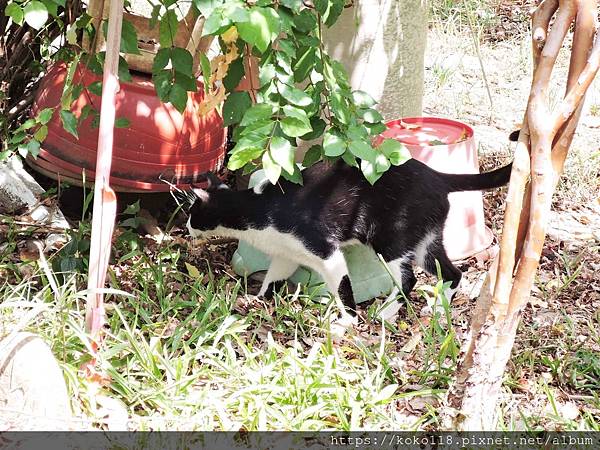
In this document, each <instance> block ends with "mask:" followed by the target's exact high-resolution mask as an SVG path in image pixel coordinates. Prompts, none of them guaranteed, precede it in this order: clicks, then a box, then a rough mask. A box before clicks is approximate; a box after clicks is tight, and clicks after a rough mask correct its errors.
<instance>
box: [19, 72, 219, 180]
mask: <svg viewBox="0 0 600 450" xmlns="http://www.w3.org/2000/svg"><path fill="white" fill-rule="evenodd" d="M65 76H66V66H65V65H64V64H62V63H61V64H56V65H54V66H52V67H51V68H50V69H49V70H48V73H47V74H46V76H45V77H44V78H43V80H42V82H41V85H40V87H39V89H38V92H37V95H36V99H35V103H34V106H33V109H32V114H33V115H35V114H37V113H38V112H39V111H40V110H42V109H44V108H49V107H56V106H58V105H60V98H61V95H62V91H63V86H64V81H65ZM132 76H133V81H132V82H127V83H126V82H121V83H120V85H121V88H120V91H119V93H118V94H117V107H116V117H117V118H121V117H124V118H127V119H129V121H130V126H129V127H128V128H115V135H114V148H113V160H112V171H111V180H110V184H111V186H112V187H113V189H115V190H117V191H149V190H151V191H154V192H157V191H168V190H169V186H168V185H167V184H166V183H164V182H162V181H161V180H160V178H159V177H161V176H162V178H164V179H167V180H169V181H171V182H172V183H173V184H176V185H179V186H181V187H185V186H186V185H189V184H190V183H193V182H197V181H199V176H200V175H201V174H203V173H205V172H207V171H209V170H213V171H214V170H218V169H219V168H220V167H221V165H222V163H223V159H224V156H225V144H226V132H227V130H226V129H224V128H223V120H222V119H221V117H220V116H219V115H218V113H217V112H216V111H215V110H213V111H211V112H210V113H208V114H206V115H205V116H201V115H200V113H199V111H198V107H199V105H200V104H201V102H202V100H203V98H204V90H203V87H202V86H201V84H199V85H198V92H195V93H189V94H188V102H187V107H186V110H185V111H184V113H183V114H181V113H179V112H178V111H177V110H176V109H175V108H174V107H173V106H172V105H171V104H163V103H161V102H160V100H159V99H158V97H157V96H156V92H155V90H154V85H153V84H152V82H151V80H150V78H149V76H143V75H132ZM95 81H102V78H101V77H100V76H98V75H95V74H93V73H92V72H90V71H89V70H88V69H87V68H86V67H85V66H83V65H80V66H79V67H78V68H77V70H76V74H75V78H74V83H75V84H77V83H82V84H83V85H84V86H85V88H84V89H83V91H82V92H81V94H80V96H79V98H77V99H75V101H74V102H73V104H72V106H71V110H72V111H73V113H74V114H75V116H77V117H79V116H80V114H81V111H82V110H83V108H84V107H85V106H86V105H91V106H92V107H94V108H95V109H96V110H98V111H100V97H98V96H96V95H94V94H92V93H91V92H90V91H89V90H88V89H87V86H89V85H90V84H91V83H93V82H95ZM59 109H60V108H59ZM92 121H93V117H92V115H90V116H89V117H87V118H86V119H85V120H84V121H83V122H82V123H81V124H80V125H79V128H78V134H79V139H77V138H75V137H74V136H73V135H71V134H70V133H68V132H67V131H65V130H64V129H63V127H62V124H61V120H60V117H59V113H58V110H57V111H55V113H54V115H53V117H52V120H51V121H50V122H49V123H48V136H47V137H46V139H45V140H44V142H43V144H42V149H41V151H40V155H39V156H38V158H37V159H33V158H28V162H29V164H30V165H31V166H32V167H33V168H34V169H36V170H38V171H40V172H42V173H44V174H46V175H49V176H51V177H53V178H55V179H56V178H59V177H60V178H61V179H63V180H67V181H70V182H72V183H77V184H81V182H82V171H83V170H85V172H86V180H88V181H89V180H93V177H94V168H95V166H96V149H97V143H98V129H97V128H93V127H92Z"/></svg>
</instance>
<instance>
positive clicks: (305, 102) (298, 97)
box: [277, 83, 312, 106]
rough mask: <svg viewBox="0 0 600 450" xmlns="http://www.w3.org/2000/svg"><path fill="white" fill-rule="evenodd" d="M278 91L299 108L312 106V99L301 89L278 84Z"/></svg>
mask: <svg viewBox="0 0 600 450" xmlns="http://www.w3.org/2000/svg"><path fill="white" fill-rule="evenodd" d="M277 89H278V91H279V93H280V94H281V95H282V96H283V98H285V99H286V100H287V101H288V102H290V103H292V104H293V105H297V106H309V105H310V104H312V98H311V97H310V96H309V95H307V94H306V93H305V92H304V91H301V90H300V89H298V88H296V87H293V86H288V85H287V84H283V83H278V84H277Z"/></svg>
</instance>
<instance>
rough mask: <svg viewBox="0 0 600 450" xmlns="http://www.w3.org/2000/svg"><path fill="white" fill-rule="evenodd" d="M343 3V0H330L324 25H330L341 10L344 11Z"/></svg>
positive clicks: (335, 20)
mask: <svg viewBox="0 0 600 450" xmlns="http://www.w3.org/2000/svg"><path fill="white" fill-rule="evenodd" d="M345 3H346V1H345V0H330V5H329V12H328V14H327V18H326V20H325V25H327V26H328V27H330V26H332V25H333V24H334V23H336V22H337V20H338V19H339V17H340V15H341V14H342V11H344V6H345Z"/></svg>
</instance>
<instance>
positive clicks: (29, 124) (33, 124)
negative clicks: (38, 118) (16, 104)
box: [19, 119, 36, 130]
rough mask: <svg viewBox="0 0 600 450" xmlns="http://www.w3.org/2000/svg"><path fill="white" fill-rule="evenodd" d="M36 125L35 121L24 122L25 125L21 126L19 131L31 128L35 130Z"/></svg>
mask: <svg viewBox="0 0 600 450" xmlns="http://www.w3.org/2000/svg"><path fill="white" fill-rule="evenodd" d="M35 125H36V122H35V119H27V120H26V121H25V122H23V124H21V126H20V127H19V130H29V129H30V128H33V127H34V126H35Z"/></svg>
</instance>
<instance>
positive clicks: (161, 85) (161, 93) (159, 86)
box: [152, 70, 173, 103]
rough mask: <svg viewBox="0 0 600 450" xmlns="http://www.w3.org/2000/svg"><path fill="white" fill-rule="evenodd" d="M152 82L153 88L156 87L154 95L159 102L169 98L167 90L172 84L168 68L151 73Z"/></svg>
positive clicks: (169, 90) (168, 90) (169, 89)
mask: <svg viewBox="0 0 600 450" xmlns="http://www.w3.org/2000/svg"><path fill="white" fill-rule="evenodd" d="M152 82H153V83H154V89H156V95H158V98H159V99H160V101H161V102H163V103H164V102H167V101H168V99H169V92H171V87H172V86H173V83H172V80H171V71H170V70H161V71H160V72H156V73H153V74H152Z"/></svg>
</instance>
